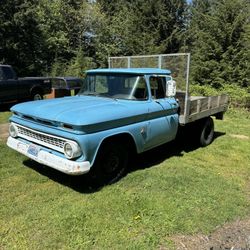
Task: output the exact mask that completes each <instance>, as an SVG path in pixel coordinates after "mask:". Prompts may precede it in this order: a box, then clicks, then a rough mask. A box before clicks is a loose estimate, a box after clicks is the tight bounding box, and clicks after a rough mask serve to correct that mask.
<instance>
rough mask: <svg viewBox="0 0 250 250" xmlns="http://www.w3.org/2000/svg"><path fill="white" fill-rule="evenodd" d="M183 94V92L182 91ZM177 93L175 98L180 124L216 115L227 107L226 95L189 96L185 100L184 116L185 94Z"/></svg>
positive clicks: (227, 99)
mask: <svg viewBox="0 0 250 250" xmlns="http://www.w3.org/2000/svg"><path fill="white" fill-rule="evenodd" d="M183 94H184V93H183ZM183 94H182V93H177V99H178V100H179V105H180V118H179V122H180V124H183V125H184V124H186V123H189V122H193V121H196V120H199V119H202V118H204V117H208V116H210V115H217V117H220V116H219V115H218V114H220V113H223V112H225V111H226V110H227V107H228V101H229V98H228V95H225V94H223V95H219V96H209V97H204V96H191V97H190V98H189V99H188V102H187V110H188V112H187V117H185V116H184V98H185V95H183Z"/></svg>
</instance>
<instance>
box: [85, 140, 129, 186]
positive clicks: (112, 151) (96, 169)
mask: <svg viewBox="0 0 250 250" xmlns="http://www.w3.org/2000/svg"><path fill="white" fill-rule="evenodd" d="M127 164H128V149H127V147H126V146H124V145H123V143H122V141H121V142H116V141H114V142H108V143H104V144H103V145H102V146H101V148H100V149H99V152H98V155H97V158H96V161H95V163H94V166H93V167H92V169H91V171H90V176H91V181H92V183H93V184H94V185H95V186H102V185H105V184H112V183H114V182H116V181H118V180H119V179H120V178H121V177H122V176H123V175H124V173H125V172H126V168H127Z"/></svg>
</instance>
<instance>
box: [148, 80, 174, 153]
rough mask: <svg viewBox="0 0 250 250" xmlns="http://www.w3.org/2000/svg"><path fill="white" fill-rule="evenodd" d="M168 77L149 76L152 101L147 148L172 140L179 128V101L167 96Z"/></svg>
mask: <svg viewBox="0 0 250 250" xmlns="http://www.w3.org/2000/svg"><path fill="white" fill-rule="evenodd" d="M166 80H167V79H166V77H165V76H151V77H150V78H149V84H150V90H151V97H152V101H151V102H150V107H149V113H148V116H149V117H148V118H149V119H148V129H149V131H148V140H147V145H146V149H150V148H153V147H155V146H158V145H160V144H163V143H166V142H168V141H171V140H173V139H174V138H175V136H176V133H177V128H178V115H177V112H176V110H177V106H178V105H177V103H176V101H175V100H173V98H167V97H166Z"/></svg>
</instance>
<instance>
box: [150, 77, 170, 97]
mask: <svg viewBox="0 0 250 250" xmlns="http://www.w3.org/2000/svg"><path fill="white" fill-rule="evenodd" d="M149 83H150V89H151V94H152V97H153V98H154V99H161V98H165V97H166V78H165V77H160V76H151V77H150V78H149Z"/></svg>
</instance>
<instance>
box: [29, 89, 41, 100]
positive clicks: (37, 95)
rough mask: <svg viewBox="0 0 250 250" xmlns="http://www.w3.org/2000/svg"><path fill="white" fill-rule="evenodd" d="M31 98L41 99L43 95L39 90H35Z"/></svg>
mask: <svg viewBox="0 0 250 250" xmlns="http://www.w3.org/2000/svg"><path fill="white" fill-rule="evenodd" d="M31 99H32V100H33V101H38V100H43V95H42V93H41V92H39V91H36V92H33V93H32V95H31Z"/></svg>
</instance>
